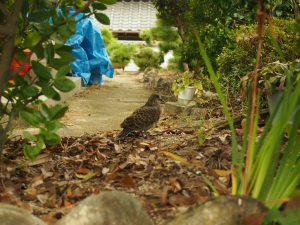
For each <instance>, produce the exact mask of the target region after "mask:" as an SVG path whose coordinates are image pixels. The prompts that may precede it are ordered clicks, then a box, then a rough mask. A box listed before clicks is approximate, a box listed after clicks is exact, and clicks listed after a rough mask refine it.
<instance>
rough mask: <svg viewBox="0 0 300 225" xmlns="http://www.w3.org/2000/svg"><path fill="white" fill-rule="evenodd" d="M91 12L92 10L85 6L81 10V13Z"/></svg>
mask: <svg viewBox="0 0 300 225" xmlns="http://www.w3.org/2000/svg"><path fill="white" fill-rule="evenodd" d="M91 12H92V11H91V9H90V7H86V8H85V9H84V10H83V11H82V13H86V14H88V13H91Z"/></svg>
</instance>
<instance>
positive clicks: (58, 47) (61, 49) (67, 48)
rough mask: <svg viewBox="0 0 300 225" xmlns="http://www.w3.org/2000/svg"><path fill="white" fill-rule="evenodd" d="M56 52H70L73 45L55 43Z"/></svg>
mask: <svg viewBox="0 0 300 225" xmlns="http://www.w3.org/2000/svg"><path fill="white" fill-rule="evenodd" d="M54 49H55V52H56V53H57V54H62V53H69V52H70V51H72V50H73V47H72V46H71V45H63V46H61V45H54Z"/></svg>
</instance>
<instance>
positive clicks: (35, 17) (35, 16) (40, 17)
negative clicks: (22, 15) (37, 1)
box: [28, 11, 50, 23]
mask: <svg viewBox="0 0 300 225" xmlns="http://www.w3.org/2000/svg"><path fill="white" fill-rule="evenodd" d="M49 17H50V14H49V12H47V11H35V12H33V13H31V14H29V17H28V20H29V21H31V22H36V23H40V22H42V21H44V20H46V19H48V18H49Z"/></svg>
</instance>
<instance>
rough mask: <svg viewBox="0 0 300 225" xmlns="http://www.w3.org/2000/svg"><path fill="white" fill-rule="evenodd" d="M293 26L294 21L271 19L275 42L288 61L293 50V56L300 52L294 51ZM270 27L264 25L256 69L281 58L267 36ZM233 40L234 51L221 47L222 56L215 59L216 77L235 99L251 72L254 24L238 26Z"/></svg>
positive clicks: (254, 47)
mask: <svg viewBox="0 0 300 225" xmlns="http://www.w3.org/2000/svg"><path fill="white" fill-rule="evenodd" d="M294 23H295V21H294V20H293V19H277V18H274V20H273V25H274V32H275V34H276V36H277V42H278V44H279V46H280V48H281V49H282V52H283V55H284V56H285V58H286V60H288V61H292V57H293V51H294V50H295V52H294V57H295V58H298V57H300V51H299V49H295V41H294V38H295V39H298V38H299V34H294V33H293V32H292V31H290V30H289V29H288V28H289V27H290V26H292V25H293V24H294ZM270 28H271V26H270V25H267V26H266V29H265V30H264V32H263V45H262V51H261V58H260V64H259V68H262V67H263V66H266V65H267V64H269V63H272V62H275V61H277V60H279V59H280V56H279V54H278V53H277V51H276V50H275V48H274V47H273V45H272V43H271V39H270V36H269V35H268V32H269V31H270V30H271V29H270ZM233 37H234V39H235V41H236V43H237V47H236V48H235V49H234V50H232V49H229V48H227V47H224V48H223V50H222V53H221V54H220V55H219V57H218V58H217V62H218V64H219V70H218V75H219V81H220V83H221V85H223V86H224V87H227V88H229V89H230V90H231V94H232V95H233V96H236V95H237V92H238V85H239V82H240V79H241V78H242V77H244V76H245V75H247V74H249V73H250V72H251V71H253V69H254V65H255V62H256V52H257V43H258V37H257V25H248V26H240V27H239V28H238V30H236V32H235V34H234V36H233ZM225 89H226V88H225Z"/></svg>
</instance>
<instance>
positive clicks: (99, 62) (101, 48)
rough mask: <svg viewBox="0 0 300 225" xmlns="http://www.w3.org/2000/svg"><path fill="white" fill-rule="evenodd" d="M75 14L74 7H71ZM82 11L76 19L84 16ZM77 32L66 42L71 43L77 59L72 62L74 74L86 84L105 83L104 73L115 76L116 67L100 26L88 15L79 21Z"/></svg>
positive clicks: (72, 52)
mask: <svg viewBox="0 0 300 225" xmlns="http://www.w3.org/2000/svg"><path fill="white" fill-rule="evenodd" d="M69 10H70V14H73V13H74V12H75V11H74V9H70V8H69ZM83 16H84V14H82V13H80V14H78V15H76V16H75V19H76V21H78V20H80V19H81V18H83ZM76 28H77V29H76V33H75V34H74V35H73V36H71V37H70V39H69V40H68V41H67V43H66V44H68V45H71V46H72V47H73V50H72V51H71V54H72V55H73V56H74V58H75V59H76V60H75V61H74V62H72V63H71V66H72V72H73V75H74V76H76V77H82V79H83V83H84V85H86V84H88V83H94V84H98V83H101V84H103V83H104V79H103V78H102V75H103V74H104V75H106V76H107V77H109V78H112V77H113V74H114V68H113V67H112V64H111V61H110V59H109V56H108V54H107V51H106V49H105V45H104V41H103V37H102V34H101V32H100V28H99V27H98V25H97V22H96V20H95V19H94V18H91V17H87V18H85V19H83V20H80V21H79V22H77V27H76Z"/></svg>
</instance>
